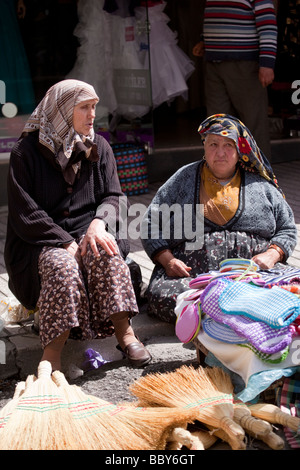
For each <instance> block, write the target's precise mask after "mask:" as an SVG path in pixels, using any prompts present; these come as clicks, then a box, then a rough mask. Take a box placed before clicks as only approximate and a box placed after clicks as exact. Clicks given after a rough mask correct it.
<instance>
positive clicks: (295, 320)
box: [175, 259, 300, 383]
mask: <svg viewBox="0 0 300 470" xmlns="http://www.w3.org/2000/svg"><path fill="white" fill-rule="evenodd" d="M190 288H191V290H189V291H188V292H186V293H183V294H180V295H179V296H178V299H177V306H176V309H175V312H176V314H177V323H176V334H177V336H178V338H179V339H181V341H183V340H184V339H185V341H183V342H187V341H188V340H189V341H191V340H195V339H196V338H197V339H198V340H199V341H200V342H201V343H202V344H203V345H204V346H205V348H206V349H208V350H209V351H211V352H212V353H213V354H215V356H216V357H217V358H218V359H219V360H220V361H221V362H223V363H225V365H226V366H227V367H229V369H231V370H233V371H235V372H238V373H241V371H242V373H241V374H240V375H241V376H242V377H243V379H244V380H245V382H246V383H247V380H248V379H249V377H250V376H251V374H252V373H256V372H257V371H259V370H263V369H264V370H268V369H269V368H273V367H276V366H278V367H279V366H280V367H281V365H282V367H284V366H285V365H287V366H293V365H295V366H296V365H300V359H299V361H298V359H297V357H299V354H298V356H296V355H295V354H294V356H292V357H291V355H290V353H291V345H292V343H293V341H294V340H295V338H296V337H298V336H299V335H300V328H299V325H300V296H299V293H300V270H298V269H297V268H293V267H286V266H284V265H282V267H281V266H277V267H276V268H273V269H272V270H268V271H261V270H260V269H259V268H258V266H257V265H255V263H253V262H252V261H250V260H243V259H233V260H232V259H230V260H224V261H223V262H222V263H221V264H220V269H219V271H214V272H209V273H204V274H202V275H200V276H198V277H197V278H196V279H193V280H191V282H190ZM197 313H198V317H197ZM191 318H193V322H192V321H191ZM197 318H198V322H196V319H197ZM188 325H189V327H188ZM184 327H185V328H184ZM191 327H193V330H191ZM298 341H299V339H298ZM241 347H242V348H244V351H245V350H247V351H248V352H249V351H251V355H250V354H249V353H248V354H247V353H246V352H245V354H243V352H242V349H241ZM253 356H255V358H256V361H252V359H251V360H250V361H249V358H252V357H253ZM259 362H261V364H264V365H263V366H262V365H261V364H259ZM243 368H244V369H245V370H243Z"/></svg>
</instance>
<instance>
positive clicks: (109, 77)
mask: <svg viewBox="0 0 300 470" xmlns="http://www.w3.org/2000/svg"><path fill="white" fill-rule="evenodd" d="M103 6H104V0H79V1H78V5H77V12H78V18H79V22H78V24H77V26H76V28H75V30H74V36H76V37H77V38H78V41H79V44H80V46H79V47H78V49H77V59H76V62H75V65H74V67H73V69H72V70H71V71H70V72H69V73H68V75H67V76H66V78H75V79H77V80H82V81H84V82H87V83H89V84H90V85H92V86H93V87H94V88H95V91H96V93H97V95H98V96H99V97H100V101H99V103H98V105H97V118H99V117H102V116H104V117H105V116H107V114H108V113H114V112H115V111H116V109H117V100H116V96H115V91H114V88H113V63H112V58H113V44H112V43H113V39H114V38H113V36H112V34H111V30H112V29H111V28H112V26H111V23H112V19H113V18H112V15H110V14H109V13H107V12H105V11H104V10H103Z"/></svg>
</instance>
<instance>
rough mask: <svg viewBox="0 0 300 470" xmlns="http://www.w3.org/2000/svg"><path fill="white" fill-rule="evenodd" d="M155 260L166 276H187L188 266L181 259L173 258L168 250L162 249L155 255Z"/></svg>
mask: <svg viewBox="0 0 300 470" xmlns="http://www.w3.org/2000/svg"><path fill="white" fill-rule="evenodd" d="M155 262H157V263H160V264H161V265H162V266H163V267H164V269H165V271H166V274H167V276H170V277H189V276H190V274H189V271H190V270H191V269H192V268H189V267H188V266H187V265H186V264H185V263H184V262H183V261H181V260H180V259H177V258H175V256H173V254H172V252H171V251H170V250H165V251H162V252H161V253H158V255H157V256H156V257H155Z"/></svg>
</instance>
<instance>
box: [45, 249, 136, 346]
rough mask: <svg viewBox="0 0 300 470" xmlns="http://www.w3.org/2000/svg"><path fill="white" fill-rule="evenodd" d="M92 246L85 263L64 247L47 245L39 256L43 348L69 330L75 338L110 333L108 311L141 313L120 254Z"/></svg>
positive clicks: (84, 338) (111, 327) (111, 312)
mask: <svg viewBox="0 0 300 470" xmlns="http://www.w3.org/2000/svg"><path fill="white" fill-rule="evenodd" d="M98 249H99V252H100V257H99V258H97V257H95V255H94V254H93V252H92V250H91V248H90V246H88V248H87V253H86V255H85V256H84V257H83V258H82V265H81V266H79V264H78V262H77V261H76V259H75V258H74V256H72V255H71V254H70V253H69V252H68V251H67V250H65V249H64V248H56V247H44V248H43V249H42V251H41V254H40V256H39V276H40V282H41V291H40V296H39V300H38V308H39V332H40V340H41V344H42V347H45V346H47V344H48V343H50V342H51V341H53V339H55V338H56V337H57V336H59V335H61V334H62V333H64V332H65V331H66V330H71V337H73V338H77V339H82V340H86V339H92V338H95V337H97V336H98V337H105V336H111V335H112V334H113V333H114V328H113V325H112V322H111V320H110V316H111V315H112V314H114V313H117V312H128V317H129V318H131V317H132V316H134V315H136V314H137V313H138V307H137V303H136V297H135V293H134V289H133V286H132V282H131V276H130V271H129V268H128V266H127V264H126V263H125V261H124V260H123V258H122V257H121V256H120V255H115V256H110V255H108V254H107V253H106V251H105V250H103V249H102V248H101V246H100V245H98Z"/></svg>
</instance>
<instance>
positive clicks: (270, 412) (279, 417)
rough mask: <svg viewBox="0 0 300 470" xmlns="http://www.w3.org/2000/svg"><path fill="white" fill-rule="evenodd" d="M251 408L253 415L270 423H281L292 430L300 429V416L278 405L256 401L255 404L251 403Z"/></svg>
mask: <svg viewBox="0 0 300 470" xmlns="http://www.w3.org/2000/svg"><path fill="white" fill-rule="evenodd" d="M249 410H250V411H251V414H252V416H254V417H256V418H260V419H264V420H265V421H268V422H269V423H273V424H281V425H282V426H285V427H287V428H290V429H291V430H292V431H298V429H299V426H300V418H298V417H296V416H291V415H289V414H287V413H285V412H284V411H281V409H280V408H278V406H275V405H272V404H269V403H256V404H255V405H249Z"/></svg>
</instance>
